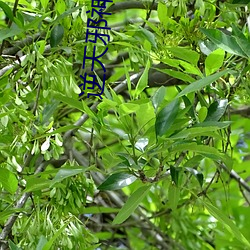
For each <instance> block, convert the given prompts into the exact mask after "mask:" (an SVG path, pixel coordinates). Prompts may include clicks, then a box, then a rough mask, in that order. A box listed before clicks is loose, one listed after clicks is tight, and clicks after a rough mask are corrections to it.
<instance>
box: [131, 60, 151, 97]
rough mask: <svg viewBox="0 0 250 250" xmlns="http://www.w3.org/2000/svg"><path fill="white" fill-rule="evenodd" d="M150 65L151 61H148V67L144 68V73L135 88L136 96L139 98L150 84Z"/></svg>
mask: <svg viewBox="0 0 250 250" xmlns="http://www.w3.org/2000/svg"><path fill="white" fill-rule="evenodd" d="M149 67H150V61H149V60H148V61H147V64H146V68H145V70H144V72H143V73H142V75H141V77H140V79H139V81H138V83H137V85H136V89H135V93H134V96H135V98H137V97H138V96H139V94H140V93H141V92H142V91H143V90H144V89H145V88H146V87H147V85H148V70H149Z"/></svg>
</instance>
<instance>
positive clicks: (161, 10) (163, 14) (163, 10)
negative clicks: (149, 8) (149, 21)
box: [157, 2, 168, 24]
mask: <svg viewBox="0 0 250 250" xmlns="http://www.w3.org/2000/svg"><path fill="white" fill-rule="evenodd" d="M157 14H158V18H159V20H160V22H161V23H163V24H167V21H168V16H167V14H168V10H167V6H166V4H165V3H162V2H159V3H158V7H157Z"/></svg>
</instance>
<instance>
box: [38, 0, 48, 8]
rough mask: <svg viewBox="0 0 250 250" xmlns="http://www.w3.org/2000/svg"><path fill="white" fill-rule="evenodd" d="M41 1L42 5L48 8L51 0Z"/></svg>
mask: <svg viewBox="0 0 250 250" xmlns="http://www.w3.org/2000/svg"><path fill="white" fill-rule="evenodd" d="M40 2H41V5H42V7H43V8H44V9H46V8H47V5H48V3H49V0H40Z"/></svg>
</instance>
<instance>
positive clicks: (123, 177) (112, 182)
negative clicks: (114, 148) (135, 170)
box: [98, 172, 136, 190]
mask: <svg viewBox="0 0 250 250" xmlns="http://www.w3.org/2000/svg"><path fill="white" fill-rule="evenodd" d="M135 180H136V177H135V176H134V175H132V174H128V173H124V172H120V173H115V174H112V175H111V176H109V177H108V178H107V179H106V180H105V181H104V182H103V183H102V184H101V185H100V186H99V187H98V189H99V190H117V189H121V188H123V187H126V186H128V185H130V184H131V183H133V182H134V181H135Z"/></svg>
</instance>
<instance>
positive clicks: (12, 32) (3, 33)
mask: <svg viewBox="0 0 250 250" xmlns="http://www.w3.org/2000/svg"><path fill="white" fill-rule="evenodd" d="M23 31H24V30H23V29H20V28H19V27H18V26H16V25H14V26H12V27H11V29H10V28H7V29H2V30H0V42H1V41H3V40H4V39H6V38H9V37H12V36H17V35H19V34H20V33H22V32H23Z"/></svg>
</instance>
